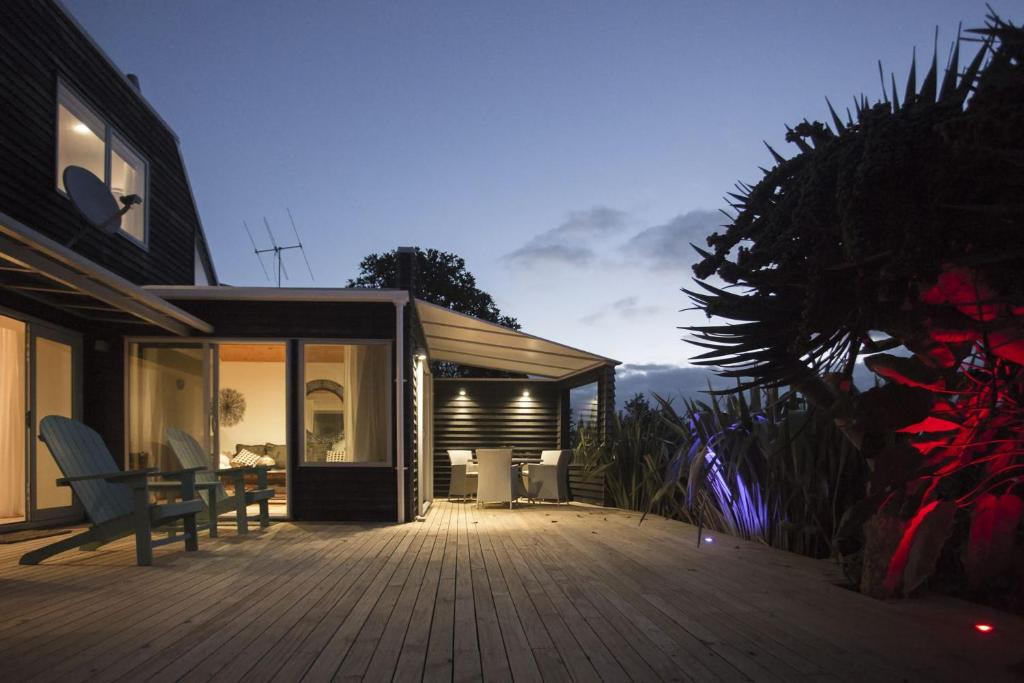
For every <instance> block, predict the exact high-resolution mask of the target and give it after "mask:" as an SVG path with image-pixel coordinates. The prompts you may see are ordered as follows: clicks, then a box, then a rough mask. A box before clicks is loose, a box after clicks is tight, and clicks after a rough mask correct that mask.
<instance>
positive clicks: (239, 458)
mask: <svg viewBox="0 0 1024 683" xmlns="http://www.w3.org/2000/svg"><path fill="white" fill-rule="evenodd" d="M262 457H263V456H261V455H260V454H259V453H253V452H252V451H250V450H249V449H248V448H243V449H242V450H240V451H238V452H237V453H235V457H233V458H231V466H232V467H255V466H256V465H258V464H259V462H260V458H262Z"/></svg>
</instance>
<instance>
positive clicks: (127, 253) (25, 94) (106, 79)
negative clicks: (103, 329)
mask: <svg viewBox="0 0 1024 683" xmlns="http://www.w3.org/2000/svg"><path fill="white" fill-rule="evenodd" d="M126 21H127V22H128V24H130V19H129V18H127V17H126ZM126 30H129V29H128V28H127V24H126ZM0 45H2V49H0V159H3V163H2V164H0V212H3V213H6V214H8V215H10V216H11V217H13V218H15V219H17V220H19V221H21V222H22V223H24V224H25V225H27V226H29V227H30V228H33V229H35V230H38V231H39V232H42V233H44V234H45V235H47V236H48V237H51V238H52V239H54V240H56V241H58V242H61V243H65V242H67V240H68V239H69V238H70V237H71V236H72V235H74V234H75V233H76V232H77V231H78V230H79V228H80V227H81V226H82V221H81V219H80V218H79V216H78V214H77V213H76V212H75V210H74V209H73V208H72V206H71V203H70V202H69V201H68V200H67V199H66V198H65V197H64V196H63V195H62V194H60V192H58V191H57V189H56V186H55V177H56V148H57V144H56V128H57V124H56V117H57V80H58V77H60V78H61V79H63V80H64V82H65V83H67V84H68V85H69V86H70V87H71V88H72V89H73V90H75V91H76V92H77V93H78V94H79V95H80V96H82V97H83V98H84V99H85V100H86V103H87V104H89V105H90V107H91V108H92V109H94V110H95V111H96V113H97V114H99V115H100V116H101V117H103V118H104V119H105V120H106V121H107V123H108V124H109V125H111V126H113V128H114V129H115V130H116V131H117V132H118V133H119V134H120V135H122V136H123V137H124V138H125V139H127V140H128V142H129V143H130V144H131V145H132V146H133V147H135V148H136V149H137V150H138V151H139V152H140V153H141V154H142V155H143V156H144V157H145V158H146V161H147V162H148V164H149V195H148V197H147V200H146V204H147V205H148V211H149V250H148V251H146V250H143V249H141V248H139V247H138V246H137V245H136V244H135V243H133V242H131V241H130V240H128V239H122V238H120V237H113V238H111V237H107V236H104V235H102V234H100V233H99V232H98V231H90V232H89V233H88V234H87V235H86V236H85V237H83V238H82V239H81V240H80V241H79V242H78V243H77V244H76V245H75V250H76V251H78V252H80V253H82V254H83V255H85V256H86V257H88V258H90V259H92V260H93V261H95V262H97V263H99V264H100V265H102V266H104V267H105V268H108V269H110V270H112V271H114V272H115V273H118V274H119V275H121V276H123V277H125V278H127V279H128V280H131V281H132V282H135V283H137V284H192V282H193V277H194V263H195V260H194V259H195V256H194V249H195V243H196V234H197V230H198V225H199V223H198V217H197V214H196V209H195V206H194V205H193V203H192V197H191V193H190V192H189V188H188V184H187V180H186V177H185V171H184V168H183V167H182V165H181V157H180V155H179V152H178V146H177V141H176V139H175V137H174V134H173V133H172V132H171V131H170V130H169V129H168V128H167V127H166V126H165V125H164V124H163V122H161V121H160V119H159V118H158V117H157V116H156V115H154V114H153V113H152V112H151V111H150V110H149V109H148V108H147V107H146V105H144V104H143V102H142V100H141V99H140V97H139V96H138V94H137V93H136V92H135V91H134V89H133V88H132V87H131V86H130V85H128V84H127V83H126V82H125V80H124V79H123V78H122V77H121V75H120V74H118V73H117V71H116V70H115V69H114V68H112V67H111V66H110V64H109V62H107V60H106V59H105V58H104V57H103V56H102V54H100V53H99V52H98V51H97V50H96V48H95V47H94V46H93V45H92V43H91V41H90V40H89V38H87V37H86V36H85V35H83V34H82V32H81V31H80V30H79V29H78V27H77V26H75V24H74V22H72V21H71V20H70V19H69V18H68V17H67V16H65V14H64V12H63V11H62V10H61V9H60V8H59V7H58V6H57V5H56V4H55V3H53V2H51V1H49V0H32V1H29V0H12V1H10V2H3V3H0Z"/></svg>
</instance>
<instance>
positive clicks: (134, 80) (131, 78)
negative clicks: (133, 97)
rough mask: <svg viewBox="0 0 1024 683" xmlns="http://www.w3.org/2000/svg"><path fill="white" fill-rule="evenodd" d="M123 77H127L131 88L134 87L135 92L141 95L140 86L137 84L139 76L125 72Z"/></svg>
mask: <svg viewBox="0 0 1024 683" xmlns="http://www.w3.org/2000/svg"><path fill="white" fill-rule="evenodd" d="M125 78H127V79H128V82H129V83H131V84H132V87H133V88H135V92H137V93H139V94H140V95H141V94H142V86H141V85H139V77H138V76H136V75H135V74H125Z"/></svg>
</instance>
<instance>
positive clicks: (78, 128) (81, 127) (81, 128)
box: [71, 121, 92, 135]
mask: <svg viewBox="0 0 1024 683" xmlns="http://www.w3.org/2000/svg"><path fill="white" fill-rule="evenodd" d="M71 130H73V131H75V132H76V133H78V134H79V135H87V134H89V133H92V129H91V128H89V126H87V125H85V124H84V123H82V122H81V121H79V122H78V123H76V124H75V125H73V126H71Z"/></svg>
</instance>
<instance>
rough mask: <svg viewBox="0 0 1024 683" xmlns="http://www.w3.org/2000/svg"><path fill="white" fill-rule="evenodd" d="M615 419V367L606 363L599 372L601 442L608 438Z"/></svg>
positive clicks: (598, 395) (598, 400)
mask: <svg viewBox="0 0 1024 683" xmlns="http://www.w3.org/2000/svg"><path fill="white" fill-rule="evenodd" d="M614 419H615V368H614V367H612V366H610V365H606V366H604V367H602V368H601V369H600V370H598V373H597V432H598V435H599V437H600V439H601V443H605V442H606V441H607V440H608V435H609V431H610V430H611V425H612V420H614Z"/></svg>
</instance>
